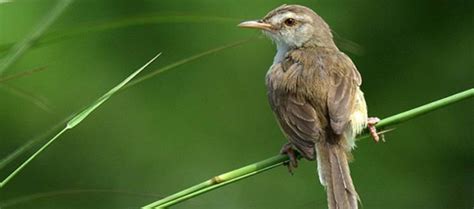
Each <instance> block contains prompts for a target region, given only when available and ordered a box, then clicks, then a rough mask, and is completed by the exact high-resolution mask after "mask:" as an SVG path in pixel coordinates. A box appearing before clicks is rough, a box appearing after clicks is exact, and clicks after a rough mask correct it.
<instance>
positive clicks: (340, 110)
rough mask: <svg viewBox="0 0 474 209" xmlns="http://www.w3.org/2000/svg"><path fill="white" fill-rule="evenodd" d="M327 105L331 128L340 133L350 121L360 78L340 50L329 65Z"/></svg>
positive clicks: (351, 63)
mask: <svg viewBox="0 0 474 209" xmlns="http://www.w3.org/2000/svg"><path fill="white" fill-rule="evenodd" d="M330 68H331V69H330V70H329V79H330V81H329V85H330V87H329V90H328V98H327V106H328V111H329V118H330V121H331V128H332V129H333V131H334V133H335V134H338V135H339V134H342V133H343V132H344V130H345V129H346V127H347V125H348V123H349V122H350V116H351V113H352V110H353V108H354V104H355V97H356V94H357V89H358V88H359V86H360V85H361V83H362V78H361V76H360V74H359V72H358V71H357V69H356V67H355V65H354V63H353V62H352V61H351V59H350V58H349V57H348V56H347V55H345V54H343V53H342V52H341V53H340V54H338V55H337V59H336V60H335V61H334V62H333V63H332V64H331V65H330Z"/></svg>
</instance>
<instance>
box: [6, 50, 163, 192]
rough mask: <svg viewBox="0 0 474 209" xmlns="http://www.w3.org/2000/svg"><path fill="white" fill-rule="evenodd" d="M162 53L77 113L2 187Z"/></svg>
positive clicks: (16, 170)
mask: <svg viewBox="0 0 474 209" xmlns="http://www.w3.org/2000/svg"><path fill="white" fill-rule="evenodd" d="M160 55H161V53H159V54H158V55H156V56H155V57H153V59H151V60H150V61H148V62H147V63H146V64H145V65H143V66H142V67H141V68H140V69H138V70H136V71H135V72H134V73H132V74H131V75H130V76H128V77H127V78H126V79H125V80H124V81H122V82H121V83H119V84H118V85H117V86H115V87H114V88H112V89H111V90H110V91H108V92H107V93H105V94H104V95H103V96H101V97H100V98H99V99H98V100H96V101H95V102H94V103H92V104H91V105H89V107H87V108H86V109H84V110H83V111H81V112H79V113H78V114H76V115H75V116H74V117H73V118H72V119H71V120H70V121H69V122H68V123H67V125H66V127H64V129H62V130H61V131H60V132H59V133H57V134H56V135H55V136H54V137H53V138H51V139H50V140H49V141H48V142H47V143H46V144H44V145H43V146H42V147H41V148H39V149H38V151H36V152H35V153H34V154H33V155H31V156H30V157H29V158H28V159H27V160H26V161H25V162H23V163H22V164H21V165H20V166H19V167H18V168H17V169H15V170H14V171H13V172H12V173H11V174H10V175H8V176H7V177H6V178H5V179H4V180H3V181H2V182H0V188H3V187H4V186H5V185H6V184H7V183H8V182H9V181H10V180H11V179H12V178H13V177H15V176H16V175H17V174H18V173H19V172H20V171H21V170H22V169H23V168H24V167H25V166H26V165H28V163H30V162H31V161H32V160H33V159H34V158H35V157H36V156H38V155H39V154H40V153H41V152H42V151H43V150H44V149H46V148H47V147H48V146H49V145H50V144H51V143H53V142H54V141H55V140H56V139H57V138H58V137H59V136H61V135H62V134H63V133H65V132H66V131H67V130H69V129H72V128H74V127H75V126H76V125H78V124H79V123H80V122H82V121H83V120H84V119H85V118H86V117H87V116H88V115H89V114H90V113H92V112H93V111H94V110H95V109H97V107H99V106H100V105H101V104H103V103H104V102H105V101H107V99H108V98H110V97H111V96H112V95H113V94H114V93H116V92H117V91H118V90H120V88H122V87H123V86H125V84H127V83H128V82H129V81H130V80H132V79H133V78H134V77H135V76H136V75H138V74H139V73H140V72H141V71H142V70H144V69H145V68H146V67H147V66H148V65H150V64H151V63H152V62H153V61H155V60H156V59H157V58H158V57H159V56H160Z"/></svg>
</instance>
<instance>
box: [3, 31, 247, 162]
mask: <svg viewBox="0 0 474 209" xmlns="http://www.w3.org/2000/svg"><path fill="white" fill-rule="evenodd" d="M250 40H251V39H246V40H240V41H237V42H234V43H230V44H226V45H223V46H219V47H216V48H213V49H209V50H206V51H204V52H200V53H198V54H195V55H193V56H191V57H187V58H184V59H182V60H179V61H177V62H174V63H172V64H170V65H167V66H165V67H163V68H159V69H157V70H155V71H153V72H151V73H150V74H148V75H146V76H144V77H140V78H137V79H135V80H133V81H131V82H129V83H128V84H127V85H125V86H124V87H123V88H121V89H120V90H125V89H127V88H128V87H132V86H134V85H136V84H138V83H139V82H142V81H145V80H147V79H149V78H151V77H153V76H156V75H158V74H160V73H162V72H165V71H168V70H171V69H173V68H176V67H179V66H181V65H184V64H186V63H189V62H191V61H194V60H196V59H199V58H202V57H205V56H207V55H210V54H212V53H215V52H218V51H221V50H224V49H227V48H231V47H235V46H239V45H242V44H244V43H247V42H248V41H250ZM75 116H76V117H79V116H78V115H75ZM72 117H73V116H69V117H68V118H72ZM66 121H68V119H65V120H64V122H66ZM64 122H63V123H64ZM63 123H60V124H63ZM71 125H72V124H71ZM55 129H56V128H53V129H52V130H55ZM50 134H51V133H48V134H47V135H50ZM42 138H43V137H37V138H35V139H33V140H31V141H34V142H27V143H26V144H25V145H23V146H22V147H20V148H18V150H16V151H15V152H13V153H12V154H10V155H9V156H7V157H6V158H4V159H3V160H2V161H0V169H2V168H3V167H4V166H5V165H6V164H8V163H9V162H11V161H12V160H14V159H15V158H16V157H18V156H20V155H21V154H22V153H23V152H25V151H26V150H28V149H29V148H30V147H32V145H33V144H34V143H36V142H38V141H40V139H42Z"/></svg>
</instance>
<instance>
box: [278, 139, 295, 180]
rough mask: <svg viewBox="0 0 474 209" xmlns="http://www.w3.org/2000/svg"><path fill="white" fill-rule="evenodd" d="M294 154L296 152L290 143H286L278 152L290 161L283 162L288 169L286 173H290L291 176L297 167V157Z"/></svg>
mask: <svg viewBox="0 0 474 209" xmlns="http://www.w3.org/2000/svg"><path fill="white" fill-rule="evenodd" d="M296 152H297V151H296V150H295V149H294V148H293V145H291V143H286V144H285V145H283V147H282V148H281V150H280V154H282V155H287V156H288V158H289V159H290V160H289V161H288V162H285V163H284V165H286V167H288V172H290V173H291V175H293V170H294V169H296V168H297V167H298V157H297V154H296Z"/></svg>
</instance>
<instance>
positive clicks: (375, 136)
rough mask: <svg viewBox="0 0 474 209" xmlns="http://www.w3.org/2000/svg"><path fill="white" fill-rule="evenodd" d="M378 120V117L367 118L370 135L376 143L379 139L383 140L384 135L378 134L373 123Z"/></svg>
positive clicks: (375, 123)
mask: <svg viewBox="0 0 474 209" xmlns="http://www.w3.org/2000/svg"><path fill="white" fill-rule="evenodd" d="M379 121H380V119H379V118H377V117H370V118H368V119H367V128H368V129H369V132H370V136H372V138H373V139H374V141H375V142H376V143H378V142H379V141H380V139H382V141H383V142H385V137H384V135H383V133H382V134H381V135H380V136H379V134H378V133H377V129H376V128H375V125H377V123H378V122H379Z"/></svg>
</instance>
